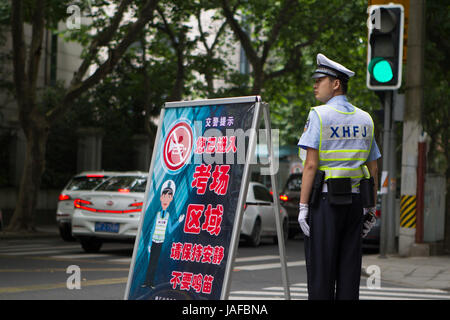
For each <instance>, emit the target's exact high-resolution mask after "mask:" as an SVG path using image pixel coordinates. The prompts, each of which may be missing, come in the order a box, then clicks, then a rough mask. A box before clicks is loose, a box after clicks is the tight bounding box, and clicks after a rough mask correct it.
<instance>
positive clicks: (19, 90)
mask: <svg viewBox="0 0 450 320" xmlns="http://www.w3.org/2000/svg"><path fill="white" fill-rule="evenodd" d="M11 34H12V40H13V65H14V86H15V88H16V98H17V101H18V102H19V107H20V105H21V101H23V99H24V98H25V91H26V81H25V77H26V75H25V65H26V58H25V48H26V46H25V41H24V33H23V1H22V0H16V1H12V6H11Z"/></svg>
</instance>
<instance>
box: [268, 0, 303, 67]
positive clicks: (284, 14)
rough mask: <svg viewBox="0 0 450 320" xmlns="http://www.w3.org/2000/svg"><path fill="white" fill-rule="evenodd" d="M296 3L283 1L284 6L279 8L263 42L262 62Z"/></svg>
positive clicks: (290, 0)
mask: <svg viewBox="0 0 450 320" xmlns="http://www.w3.org/2000/svg"><path fill="white" fill-rule="evenodd" d="M296 3H297V1H295V0H286V1H285V2H284V6H283V7H282V8H281V9H280V12H279V13H278V17H277V19H276V21H277V22H276V23H275V24H274V25H273V27H272V30H271V32H270V36H269V38H268V39H267V41H265V42H264V46H263V52H262V57H261V60H262V61H263V63H265V62H266V60H267V57H268V55H269V52H270V49H271V48H272V45H273V43H274V42H275V41H276V39H277V38H278V34H279V33H280V30H281V28H282V27H283V25H285V24H286V20H287V19H288V16H289V14H288V13H289V11H290V9H291V8H293V7H295V5H296Z"/></svg>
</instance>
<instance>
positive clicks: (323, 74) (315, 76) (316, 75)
mask: <svg viewBox="0 0 450 320" xmlns="http://www.w3.org/2000/svg"><path fill="white" fill-rule="evenodd" d="M326 76H328V74H325V73H321V72H315V73H314V74H313V75H312V77H311V78H312V79H318V78H323V77H326Z"/></svg>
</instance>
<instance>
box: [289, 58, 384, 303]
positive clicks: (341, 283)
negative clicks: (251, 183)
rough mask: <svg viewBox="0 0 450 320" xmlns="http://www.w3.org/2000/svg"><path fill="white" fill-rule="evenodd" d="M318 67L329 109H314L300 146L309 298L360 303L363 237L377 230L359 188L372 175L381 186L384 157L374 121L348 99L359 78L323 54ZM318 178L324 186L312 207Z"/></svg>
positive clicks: (317, 89) (321, 96) (319, 95)
mask: <svg viewBox="0 0 450 320" xmlns="http://www.w3.org/2000/svg"><path fill="white" fill-rule="evenodd" d="M317 65H318V66H317V69H316V71H315V72H314V74H313V78H314V79H315V84H314V94H315V97H316V99H317V100H319V101H320V102H322V103H323V105H320V106H317V107H314V108H312V109H311V111H310V113H309V116H308V120H307V122H306V125H305V129H304V132H303V134H302V136H301V138H300V140H299V142H298V146H299V147H300V156H301V157H302V159H303V160H304V170H303V177H302V188H301V194H300V205H299V207H300V208H299V217H298V220H299V223H300V227H301V229H302V231H303V233H304V234H305V256H306V267H307V279H308V298H309V299H321V300H329V299H331V300H334V299H358V298H359V283H360V277H361V259H362V258H361V256H362V253H361V251H362V249H361V242H362V236H363V237H364V236H366V235H367V233H368V232H369V231H370V229H371V228H372V227H373V225H374V224H375V215H374V212H375V208H374V207H370V208H364V209H363V205H362V202H361V196H360V194H359V185H360V181H361V179H362V178H364V176H366V177H367V175H368V174H369V173H370V175H371V176H372V177H373V179H374V185H375V186H377V184H378V181H377V176H378V169H377V161H376V160H377V159H378V158H380V157H381V154H380V151H379V149H378V146H377V144H376V142H375V139H374V124H373V121H372V118H371V117H370V115H369V114H368V113H367V112H365V111H363V110H361V109H359V108H357V107H355V106H353V105H352V104H350V103H349V102H348V100H347V97H346V93H347V84H348V80H349V78H350V77H352V76H354V74H355V73H354V72H353V71H351V70H349V69H347V68H346V67H344V66H343V65H341V64H339V63H337V62H335V61H332V60H331V59H328V58H327V57H326V56H324V55H323V54H320V53H319V54H318V55H317ZM367 169H368V170H367ZM367 171H368V172H367ZM317 172H320V173H322V177H323V180H324V183H323V184H321V185H320V186H319V188H320V190H319V194H320V197H318V201H317V202H316V203H315V204H311V203H310V197H311V193H312V190H313V184H315V183H316V180H317V177H316V173H317ZM315 178H316V180H315ZM374 197H375V199H376V188H374Z"/></svg>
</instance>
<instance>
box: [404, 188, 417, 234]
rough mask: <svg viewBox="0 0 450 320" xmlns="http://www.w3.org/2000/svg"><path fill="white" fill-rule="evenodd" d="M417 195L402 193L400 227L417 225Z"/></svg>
mask: <svg viewBox="0 0 450 320" xmlns="http://www.w3.org/2000/svg"><path fill="white" fill-rule="evenodd" d="M416 208H417V205H416V196H415V195H402V196H401V199H400V227H402V228H415V227H416Z"/></svg>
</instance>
